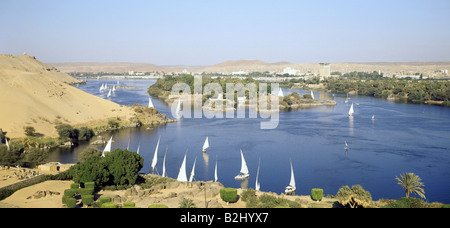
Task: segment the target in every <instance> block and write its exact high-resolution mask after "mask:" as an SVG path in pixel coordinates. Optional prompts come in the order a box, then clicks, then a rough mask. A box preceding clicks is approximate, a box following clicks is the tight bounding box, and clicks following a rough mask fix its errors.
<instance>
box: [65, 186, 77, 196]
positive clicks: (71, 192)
mask: <svg viewBox="0 0 450 228" xmlns="http://www.w3.org/2000/svg"><path fill="white" fill-rule="evenodd" d="M76 194H78V189H72V188H69V189H66V190H64V196H67V197H73V196H74V195H76Z"/></svg>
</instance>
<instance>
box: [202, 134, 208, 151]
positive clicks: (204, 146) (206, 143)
mask: <svg viewBox="0 0 450 228" xmlns="http://www.w3.org/2000/svg"><path fill="white" fill-rule="evenodd" d="M208 148H209V141H208V136H206V140H205V143H203V148H202V151H203V153H205V152H206V149H208Z"/></svg>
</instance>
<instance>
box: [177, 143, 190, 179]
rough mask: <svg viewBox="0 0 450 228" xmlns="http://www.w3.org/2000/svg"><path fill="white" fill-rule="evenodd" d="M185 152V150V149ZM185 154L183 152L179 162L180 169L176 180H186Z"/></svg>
mask: <svg viewBox="0 0 450 228" xmlns="http://www.w3.org/2000/svg"><path fill="white" fill-rule="evenodd" d="M186 154H187V151H186ZM186 154H184V159H183V163H181V167H180V171H179V172H178V177H177V181H181V182H186V181H188V180H187V176H186Z"/></svg>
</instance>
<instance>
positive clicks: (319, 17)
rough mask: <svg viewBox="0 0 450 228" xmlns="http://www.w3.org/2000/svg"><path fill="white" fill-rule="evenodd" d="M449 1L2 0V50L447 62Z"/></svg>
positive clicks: (204, 59) (163, 58)
mask: <svg viewBox="0 0 450 228" xmlns="http://www.w3.org/2000/svg"><path fill="white" fill-rule="evenodd" d="M449 9H450V1H447V0H430V1H423V0H422V1H418V0H410V1H406V0H398V1H386V0H382V1H356V0H352V1H350V0H347V1H331V0H319V1H293V0H292V1H288V0H282V1H234V0H233V1H220V2H219V1H199V0H196V1H131V2H130V1H84V0H83V1H56V0H38V1H32V0H23V1H12V0H3V1H1V2H0V20H1V21H2V22H4V23H2V25H0V28H1V30H2V35H1V36H0V53H2V54H13V55H18V54H23V53H27V54H29V55H33V56H36V57H37V58H38V59H39V60H40V61H42V62H49V63H64V62H130V63H151V64H155V65H163V66H173V65H179V66H208V65H214V64H218V63H222V62H225V61H230V60H234V61H236V60H261V61H263V62H266V63H275V62H290V63H317V62H331V63H348V62H352V63H373V62H445V61H450V42H448V37H449V36H450V25H449V24H448V21H450V14H449V13H448V12H449Z"/></svg>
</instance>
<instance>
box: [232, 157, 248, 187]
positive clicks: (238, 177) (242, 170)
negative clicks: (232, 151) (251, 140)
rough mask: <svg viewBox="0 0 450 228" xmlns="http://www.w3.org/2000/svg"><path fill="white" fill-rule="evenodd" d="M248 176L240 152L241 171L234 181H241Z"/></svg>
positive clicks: (245, 164)
mask: <svg viewBox="0 0 450 228" xmlns="http://www.w3.org/2000/svg"><path fill="white" fill-rule="evenodd" d="M249 176H250V174H249V172H248V168H247V163H246V162H245V158H244V154H243V153H242V150H241V171H240V172H239V174H238V175H237V176H235V177H234V179H236V180H243V179H245V178H248V177H249Z"/></svg>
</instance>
